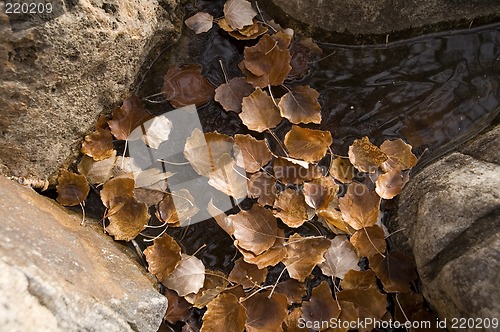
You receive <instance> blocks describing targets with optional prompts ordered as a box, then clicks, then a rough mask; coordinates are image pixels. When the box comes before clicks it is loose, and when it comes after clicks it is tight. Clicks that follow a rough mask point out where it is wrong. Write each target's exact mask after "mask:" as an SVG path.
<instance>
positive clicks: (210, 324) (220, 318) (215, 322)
mask: <svg viewBox="0 0 500 332" xmlns="http://www.w3.org/2000/svg"><path fill="white" fill-rule="evenodd" d="M246 319H247V315H246V312H245V308H244V307H243V306H242V305H241V304H240V302H239V301H238V298H237V297H236V296H234V295H233V294H221V295H219V296H218V297H216V298H215V299H214V300H212V301H211V302H210V303H208V304H207V311H206V312H205V314H204V315H203V325H202V326H201V330H200V332H214V331H234V332H243V330H244V329H245V321H246Z"/></svg>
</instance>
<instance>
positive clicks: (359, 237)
mask: <svg viewBox="0 0 500 332" xmlns="http://www.w3.org/2000/svg"><path fill="white" fill-rule="evenodd" d="M351 243H352V244H353V245H354V247H355V248H356V250H357V252H358V255H359V257H370V256H373V255H375V254H382V253H384V252H385V250H386V249H387V243H386V241H385V234H384V230H383V229H382V228H381V227H379V226H377V225H374V226H372V227H366V228H363V229H360V230H357V231H356V233H354V234H353V236H352V237H351Z"/></svg>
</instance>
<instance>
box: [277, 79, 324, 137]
mask: <svg viewBox="0 0 500 332" xmlns="http://www.w3.org/2000/svg"><path fill="white" fill-rule="evenodd" d="M318 98H319V92H318V91H316V90H314V89H313V88H311V87H309V86H307V85H299V86H296V87H294V88H293V89H292V91H290V92H288V93H286V94H285V95H284V96H283V97H281V99H280V102H279V103H278V107H279V109H280V113H281V116H282V117H285V118H287V119H288V120H289V121H290V122H291V123H295V124H298V123H321V112H320V110H321V105H320V104H319V102H318ZM330 144H331V143H330ZM330 144H328V145H330Z"/></svg>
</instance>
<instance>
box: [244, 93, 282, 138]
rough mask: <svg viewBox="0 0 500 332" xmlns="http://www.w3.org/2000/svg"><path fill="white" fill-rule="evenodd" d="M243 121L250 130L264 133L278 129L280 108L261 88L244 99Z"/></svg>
mask: <svg viewBox="0 0 500 332" xmlns="http://www.w3.org/2000/svg"><path fill="white" fill-rule="evenodd" d="M239 116H240V118H241V120H242V121H243V123H244V124H245V126H247V127H248V129H250V130H254V131H258V132H263V131H265V130H267V129H271V128H274V127H276V126H277V125H278V124H279V123H280V122H281V116H280V113H279V110H278V108H276V105H275V104H274V102H273V99H272V98H271V96H269V95H268V94H267V92H264V91H262V90H261V89H260V88H257V89H255V91H254V92H253V93H252V94H251V95H249V96H248V97H244V98H243V102H242V112H241V113H240V114H239Z"/></svg>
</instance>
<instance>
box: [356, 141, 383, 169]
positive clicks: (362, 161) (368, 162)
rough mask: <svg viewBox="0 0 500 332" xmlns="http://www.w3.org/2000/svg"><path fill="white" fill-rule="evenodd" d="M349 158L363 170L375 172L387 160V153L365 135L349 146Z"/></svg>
mask: <svg viewBox="0 0 500 332" xmlns="http://www.w3.org/2000/svg"><path fill="white" fill-rule="evenodd" d="M349 160H350V161H351V163H352V164H353V165H354V167H356V168H357V169H358V170H360V171H361V172H368V173H374V172H376V171H377V169H378V168H379V166H380V165H381V164H382V163H383V162H385V161H386V160H387V155H386V154H385V153H384V152H382V150H380V149H379V148H378V147H376V146H375V145H373V144H372V143H371V142H370V140H369V139H368V137H366V136H365V137H363V138H362V139H357V140H354V142H353V143H352V145H351V146H349Z"/></svg>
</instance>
